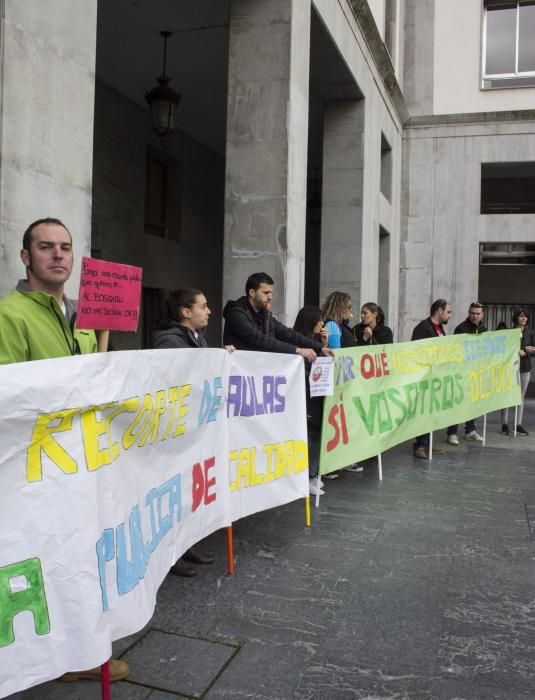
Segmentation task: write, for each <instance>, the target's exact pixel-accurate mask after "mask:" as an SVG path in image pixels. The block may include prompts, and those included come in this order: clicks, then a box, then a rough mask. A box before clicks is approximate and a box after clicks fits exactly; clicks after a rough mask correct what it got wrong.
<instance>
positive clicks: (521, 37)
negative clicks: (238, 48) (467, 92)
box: [483, 0, 535, 88]
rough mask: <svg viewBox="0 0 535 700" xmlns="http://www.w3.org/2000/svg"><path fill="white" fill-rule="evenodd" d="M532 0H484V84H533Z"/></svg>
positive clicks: (534, 33) (534, 3) (534, 27)
mask: <svg viewBox="0 0 535 700" xmlns="http://www.w3.org/2000/svg"><path fill="white" fill-rule="evenodd" d="M534 37H535V0H486V1H485V18H484V32H483V87H485V88H492V87H529V86H533V85H535V38H534Z"/></svg>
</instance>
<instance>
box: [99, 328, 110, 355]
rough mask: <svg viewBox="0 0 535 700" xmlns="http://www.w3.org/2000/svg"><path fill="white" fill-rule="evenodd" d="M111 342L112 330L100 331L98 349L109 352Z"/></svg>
mask: <svg viewBox="0 0 535 700" xmlns="http://www.w3.org/2000/svg"><path fill="white" fill-rule="evenodd" d="M109 342H110V332H109V331H100V333H99V334H98V351H99V352H108V344H109Z"/></svg>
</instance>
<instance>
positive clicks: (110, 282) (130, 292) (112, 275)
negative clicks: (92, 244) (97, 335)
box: [76, 258, 143, 331]
mask: <svg viewBox="0 0 535 700" xmlns="http://www.w3.org/2000/svg"><path fill="white" fill-rule="evenodd" d="M142 272H143V270H142V269H141V268H140V267H132V265H121V264H119V263H112V262H106V261H105V260H97V259H96V258H82V274H81V277H80V294H79V296H78V312H77V316H76V325H77V326H78V328H94V329H96V330H110V331H135V330H136V329H137V324H138V321H139V302H140V298H141V274H142Z"/></svg>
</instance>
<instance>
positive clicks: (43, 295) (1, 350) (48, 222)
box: [0, 218, 128, 681]
mask: <svg viewBox="0 0 535 700" xmlns="http://www.w3.org/2000/svg"><path fill="white" fill-rule="evenodd" d="M20 257H21V259H22V262H23V263H24V265H25V267H26V277H27V279H26V280H21V281H20V282H19V284H18V285H17V289H16V290H15V291H14V292H11V293H10V294H8V295H7V296H6V297H4V298H3V299H1V300H0V364H9V363H11V362H26V361H29V360H45V359H49V358H51V357H65V356H68V355H79V354H85V353H90V352H96V351H97V340H96V337H95V333H94V331H85V330H80V329H78V328H76V304H75V303H74V302H73V301H71V300H70V299H67V297H66V296H65V294H64V287H65V283H66V282H67V280H68V279H69V277H70V276H71V272H72V264H73V254H72V237H71V234H70V233H69V231H68V229H67V227H66V226H65V225H64V224H63V223H62V222H61V221H60V220H59V219H52V218H46V219H39V220H38V221H34V222H33V224H30V226H28V228H27V229H26V232H25V233H24V236H23V239H22V250H21V252H20ZM109 668H110V680H121V679H122V678H126V676H127V675H128V664H126V663H125V662H124V661H117V660H115V659H111V660H110V662H109ZM79 678H95V679H98V678H100V668H94V669H89V670H87V671H75V672H72V673H66V674H65V675H64V676H62V678H61V680H64V681H74V680H78V679H79Z"/></svg>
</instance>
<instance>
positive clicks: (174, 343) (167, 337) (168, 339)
mask: <svg viewBox="0 0 535 700" xmlns="http://www.w3.org/2000/svg"><path fill="white" fill-rule="evenodd" d="M152 347H153V348H155V349H158V350H161V349H166V348H206V347H208V346H207V343H206V339H205V337H204V335H203V334H202V333H199V335H198V336H197V337H195V334H194V333H193V331H191V330H190V329H189V328H186V326H181V325H180V324H179V323H175V322H174V321H171V323H170V324H169V328H166V329H165V330H162V331H155V332H154V333H153V336H152Z"/></svg>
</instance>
